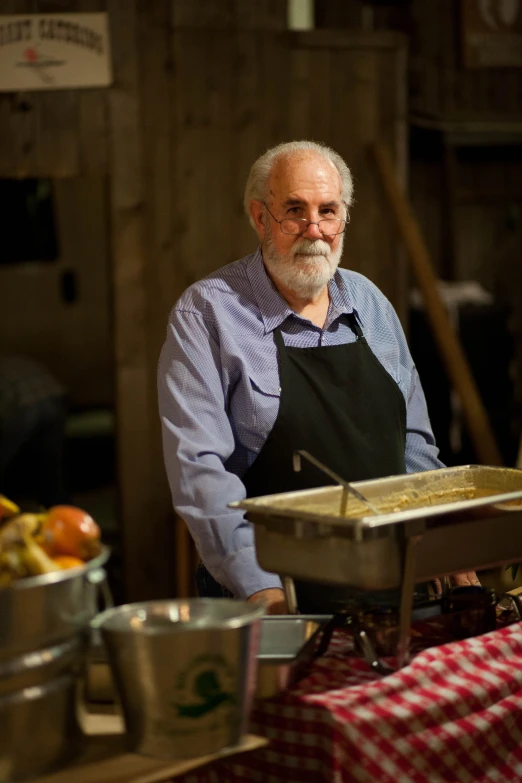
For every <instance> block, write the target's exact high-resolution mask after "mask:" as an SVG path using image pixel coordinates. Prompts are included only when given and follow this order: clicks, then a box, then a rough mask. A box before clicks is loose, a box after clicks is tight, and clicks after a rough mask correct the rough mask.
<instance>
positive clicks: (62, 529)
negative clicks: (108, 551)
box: [40, 506, 100, 560]
mask: <svg viewBox="0 0 522 783" xmlns="http://www.w3.org/2000/svg"><path fill="white" fill-rule="evenodd" d="M40 538H41V545H42V547H43V548H44V549H45V551H46V552H47V554H48V555H49V556H50V557H52V558H55V557H56V556H61V555H67V556H69V557H75V558H78V559H79V560H90V559H91V558H93V557H95V556H96V555H97V554H99V552H100V528H99V527H98V525H97V524H96V522H95V521H94V519H93V518H92V517H91V516H90V515H89V514H87V512H86V511H83V510H82V509H81V508H76V507H75V506H53V507H52V508H50V509H49V511H48V512H47V513H46V514H44V515H43V521H42V527H41V532H40Z"/></svg>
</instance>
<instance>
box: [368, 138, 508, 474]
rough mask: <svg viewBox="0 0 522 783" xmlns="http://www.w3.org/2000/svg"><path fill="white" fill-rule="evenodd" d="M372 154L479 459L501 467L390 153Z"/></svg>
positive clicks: (378, 147)
mask: <svg viewBox="0 0 522 783" xmlns="http://www.w3.org/2000/svg"><path fill="white" fill-rule="evenodd" d="M373 154H374V156H375V161H376V164H377V168H378V171H379V175H380V177H381V181H382V185H383V188H384V191H385V193H386V196H387V199H388V204H389V208H390V210H391V212H392V214H393V216H394V219H395V221H396V224H397V228H398V230H399V231H400V234H401V238H402V240H403V242H404V244H405V247H406V249H407V251H408V257H409V259H410V262H411V265H412V268H413V271H414V273H415V276H416V278H417V282H418V285H419V287H420V289H421V292H422V296H423V299H424V303H425V307H426V312H427V314H428V318H429V320H430V324H431V328H432V330H433V333H434V337H435V340H436V343H437V347H438V349H439V351H440V354H441V358H442V360H443V362H444V365H445V367H446V371H447V373H448V376H449V378H450V381H451V383H452V385H453V387H454V388H455V390H456V392H457V393H458V394H459V397H460V400H461V403H462V408H463V413H464V417H465V420H466V424H467V426H468V429H469V433H470V437H471V440H472V443H473V446H474V448H475V451H476V454H477V457H478V459H479V460H481V461H482V462H483V463H484V464H486V465H502V457H501V454H500V452H499V449H498V446H497V444H496V441H495V437H494V434H493V432H492V430H491V426H490V423H489V420H488V417H487V414H486V411H485V409H484V406H483V404H482V400H481V399H480V396H479V393H478V391H477V388H476V384H475V382H474V379H473V376H472V373H471V370H470V367H469V364H468V361H467V359H466V356H465V355H464V352H463V351H462V348H461V345H460V343H459V341H458V338H457V337H456V335H455V333H454V331H453V329H452V327H451V323H450V320H449V316H448V314H447V312H446V310H445V308H444V304H443V302H442V299H441V298H440V294H439V292H438V288H437V281H436V277H435V275H434V272H433V267H432V264H431V259H430V257H429V254H428V251H427V249H426V246H425V243H424V240H423V237H422V235H421V233H420V229H419V227H418V224H417V222H416V220H415V218H414V217H413V215H412V213H411V208H410V205H409V203H408V201H407V199H406V198H405V196H404V194H403V192H402V190H401V188H400V185H399V183H398V181H397V178H396V176H395V173H394V170H393V163H392V160H391V157H390V155H389V152H388V150H387V149H386V147H385V146H384V145H382V144H381V143H376V144H375V145H374V146H373Z"/></svg>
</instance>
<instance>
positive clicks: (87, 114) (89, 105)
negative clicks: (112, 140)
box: [78, 90, 110, 176]
mask: <svg viewBox="0 0 522 783" xmlns="http://www.w3.org/2000/svg"><path fill="white" fill-rule="evenodd" d="M108 126H109V110H108V95H107V92H106V91H105V90H81V91H80V92H79V96H78V132H79V159H80V162H79V167H80V170H81V172H82V174H96V175H100V176H101V175H106V174H108V172H109V165H110V164H109V127H108Z"/></svg>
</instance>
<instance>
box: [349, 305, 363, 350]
mask: <svg viewBox="0 0 522 783" xmlns="http://www.w3.org/2000/svg"><path fill="white" fill-rule="evenodd" d="M347 317H348V324H349V326H350V329H351V330H352V332H353V333H354V334H355V336H356V337H357V339H358V340H360V341H361V342H362V343H365V342H366V338H365V336H364V334H363V330H362V329H361V325H360V323H359V317H358V315H357V311H356V310H354V311H353V312H351V313H348V316H347Z"/></svg>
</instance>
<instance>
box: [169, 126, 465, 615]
mask: <svg viewBox="0 0 522 783" xmlns="http://www.w3.org/2000/svg"><path fill="white" fill-rule="evenodd" d="M352 193H353V182H352V177H351V174H350V171H349V169H348V167H347V166H346V164H345V162H344V161H343V160H342V158H341V157H340V156H339V155H338V154H337V153H335V152H334V151H333V150H331V149H330V148H328V147H325V146H322V145H318V144H316V143H313V142H308V141H299V142H289V143H286V144H280V145H279V146H277V147H274V148H273V149H270V150H268V152H266V153H265V154H264V155H263V156H262V157H260V158H259V159H258V160H257V161H256V162H255V163H254V165H253V166H252V169H251V171H250V175H249V177H248V181H247V184H246V189H245V199H244V203H245V210H246V212H247V215H248V216H249V218H250V222H251V224H252V226H253V228H254V229H255V230H256V232H257V234H258V236H259V239H260V242H261V246H260V248H258V249H257V250H256V252H255V253H253V254H252V255H250V256H247V257H246V258H243V259H241V260H239V261H236V262H234V263H232V264H229V265H228V266H225V267H223V268H221V269H219V270H218V271H217V272H214V273H213V274H211V275H209V276H208V277H207V278H205V279H204V280H201V281H200V282H198V283H195V284H194V285H192V286H191V287H190V288H189V289H188V290H187V291H185V293H184V294H183V295H182V296H181V298H180V299H179V301H178V302H177V304H176V305H175V307H174V309H173V310H172V313H171V315H170V320H169V325H168V331H167V339H166V342H165V345H164V347H163V351H162V354H161V358H160V363H159V370H158V383H159V405H160V414H161V420H162V428H163V442H164V455H165V464H166V468H167V474H168V478H169V482H170V487H171V491H172V497H173V502H174V507H175V509H176V511H177V512H178V514H179V515H180V516H181V517H182V518H183V519H184V520H185V521H186V523H187V525H188V527H189V529H190V532H191V534H192V536H193V538H194V541H195V543H196V547H197V549H198V552H199V554H200V556H201V560H202V566H201V567H200V570H199V572H198V575H197V576H198V586H199V591H200V594H206V595H214V596H216V595H229V594H232V595H234V596H237V597H241V598H247V599H248V600H251V601H262V602H264V603H265V604H267V606H268V611H270V612H284V611H285V602H284V593H283V590H282V587H281V582H280V579H279V577H278V576H277V575H275V574H270V573H266V572H265V571H263V570H262V569H261V568H260V566H259V564H258V562H257V560H256V555H255V548H254V533H253V529H252V526H251V524H250V523H248V522H247V521H245V519H244V517H243V514H242V512H240V511H238V510H231V509H229V508H228V503H229V502H230V501H233V500H239V499H243V498H245V497H246V496H249V497H255V496H259V495H265V494H270V493H273V492H283V491H289V490H295V489H302V488H309V487H315V486H321V485H324V484H326V483H328V479H327V478H326V477H325V475H324V474H322V473H321V472H319V471H318V470H317V468H315V467H314V466H312V465H303V470H302V471H301V472H299V473H294V472H293V467H292V453H293V452H294V450H296V449H306V450H307V451H308V452H310V453H311V454H312V455H313V456H314V457H315V458H316V459H318V460H320V461H321V462H323V463H325V464H326V465H327V466H328V467H329V468H330V469H332V470H334V471H335V472H336V473H338V474H340V475H341V476H343V477H345V478H346V479H347V480H350V481H355V480H361V479H370V478H378V477H382V476H387V475H392V474H399V473H404V472H413V471H420V470H429V469H432V468H439V467H441V465H442V463H441V462H440V461H439V460H438V458H437V454H438V450H437V448H436V446H435V442H434V438H433V434H432V431H431V427H430V422H429V418H428V413H427V410H426V403H425V399H424V394H423V391H422V388H421V384H420V381H419V378H418V375H417V372H416V370H415V366H414V364H413V361H412V359H411V356H410V353H409V351H408V347H407V344H406V340H405V337H404V334H403V330H402V328H401V325H400V323H399V320H398V318H397V315H396V313H395V312H394V310H393V308H392V306H391V304H390V303H389V302H388V301H387V299H386V298H385V297H384V295H383V294H382V293H381V292H380V291H379V290H378V289H377V288H376V287H375V285H373V284H372V283H371V282H370V281H369V280H367V279H366V278H365V277H363V276H362V275H360V274H358V273H356V272H351V271H348V270H345V269H338V264H339V261H340V259H341V255H342V250H343V238H344V231H345V228H346V226H347V224H348V223H349V207H350V204H351V203H352ZM470 580H472V581H474V580H475V578H474V577H471V576H470V577H469V578H468V577H465V578H464V583H469V581H470ZM343 594H344V593H343V591H340V590H339V588H335V589H334V588H329V587H323V586H318V585H315V586H314V585H310V584H298V585H297V598H298V604H299V607H300V609H301V611H320V610H322V609H325V608H326V605H327V604H329V603H330V602H329V598H332V599H333V600H334V602H335V601H336V600H343Z"/></svg>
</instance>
